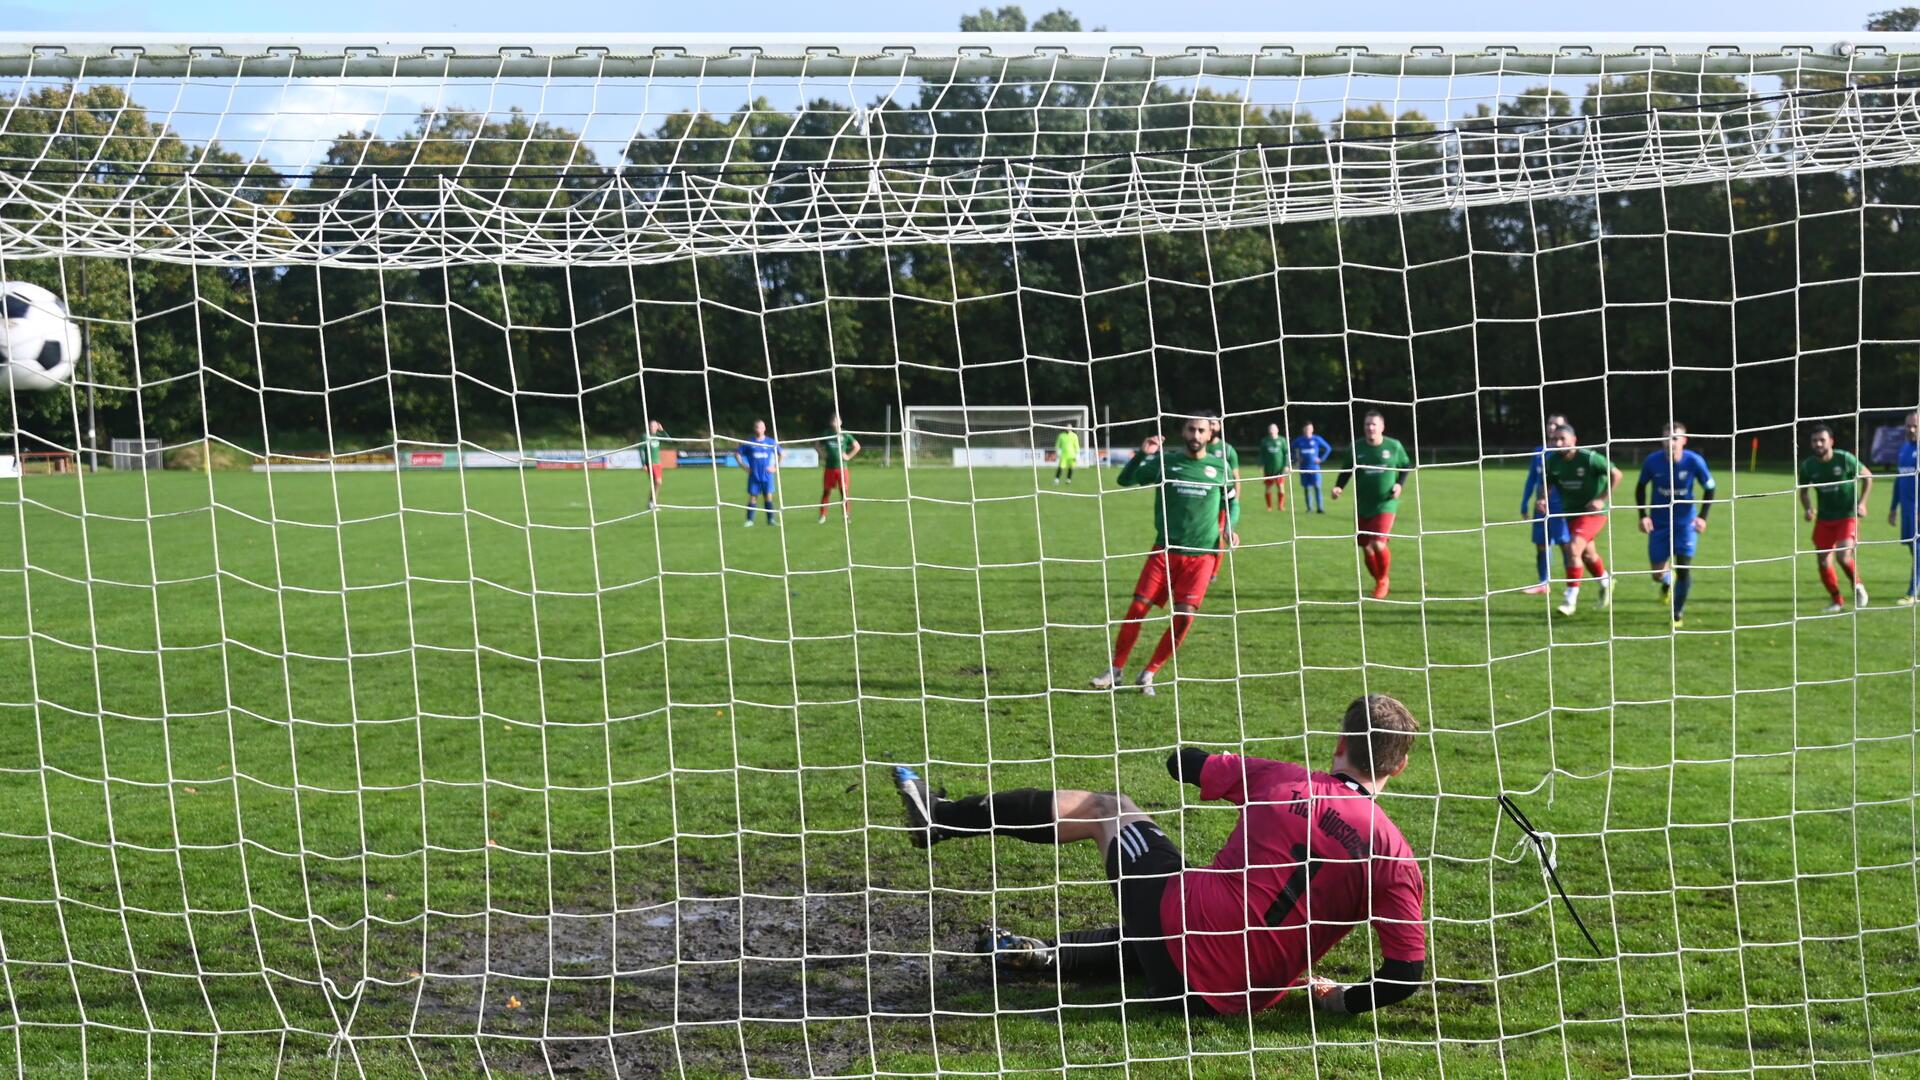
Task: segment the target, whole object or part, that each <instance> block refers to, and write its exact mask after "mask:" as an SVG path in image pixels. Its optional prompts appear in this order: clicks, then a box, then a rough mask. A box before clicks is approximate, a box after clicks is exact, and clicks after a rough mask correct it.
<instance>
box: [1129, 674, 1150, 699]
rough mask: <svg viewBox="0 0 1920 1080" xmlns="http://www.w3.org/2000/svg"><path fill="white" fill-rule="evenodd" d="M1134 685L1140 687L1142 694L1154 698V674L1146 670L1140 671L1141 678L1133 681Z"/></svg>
mask: <svg viewBox="0 0 1920 1080" xmlns="http://www.w3.org/2000/svg"><path fill="white" fill-rule="evenodd" d="M1133 685H1134V686H1136V687H1138V688H1139V689H1140V692H1141V693H1143V694H1145V695H1147V696H1148V697H1152V696H1153V695H1154V690H1153V672H1151V671H1148V670H1147V669H1145V668H1142V669H1140V677H1139V678H1136V679H1134V680H1133Z"/></svg>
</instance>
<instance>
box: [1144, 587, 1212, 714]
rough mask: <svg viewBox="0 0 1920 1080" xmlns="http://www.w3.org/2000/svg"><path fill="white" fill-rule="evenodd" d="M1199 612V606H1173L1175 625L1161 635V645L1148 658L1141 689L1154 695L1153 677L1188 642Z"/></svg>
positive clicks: (1155, 647) (1154, 648)
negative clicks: (1175, 651) (1194, 618)
mask: <svg viewBox="0 0 1920 1080" xmlns="http://www.w3.org/2000/svg"><path fill="white" fill-rule="evenodd" d="M1199 610H1200V607H1199V605H1197V604H1175V605H1173V625H1172V626H1169V627H1167V632H1166V633H1164V634H1161V635H1160V643H1159V644H1158V645H1155V646H1154V647H1153V655H1152V656H1151V657H1148V658H1147V666H1146V668H1145V669H1144V670H1142V671H1141V672H1140V678H1139V680H1138V681H1139V684H1140V688H1141V689H1143V690H1145V691H1146V692H1147V693H1149V694H1151V693H1153V677H1154V676H1155V675H1157V674H1158V673H1159V671H1160V669H1161V668H1163V667H1165V666H1166V664H1167V661H1168V660H1171V659H1173V654H1174V650H1176V649H1178V648H1179V647H1180V643H1181V642H1183V641H1185V640H1187V631H1188V630H1191V629H1193V616H1194V614H1195V613H1196V612H1198V611H1199Z"/></svg>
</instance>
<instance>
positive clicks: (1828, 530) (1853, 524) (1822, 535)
mask: <svg viewBox="0 0 1920 1080" xmlns="http://www.w3.org/2000/svg"><path fill="white" fill-rule="evenodd" d="M1859 539H1860V519H1859V518H1836V519H1834V520H1832V521H1825V520H1822V521H1816V522H1814V523H1813V550H1815V551H1834V550H1836V549H1838V548H1841V547H1844V546H1846V545H1849V544H1852V543H1853V542H1854V541H1856V540H1859Z"/></svg>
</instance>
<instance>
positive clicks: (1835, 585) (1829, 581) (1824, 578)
mask: <svg viewBox="0 0 1920 1080" xmlns="http://www.w3.org/2000/svg"><path fill="white" fill-rule="evenodd" d="M1820 584H1822V585H1825V586H1826V587H1827V595H1828V596H1831V597H1833V602H1834V603H1836V604H1838V603H1840V602H1841V601H1840V575H1839V574H1836V573H1834V572H1833V564H1832V563H1828V564H1827V565H1825V566H1823V567H1821V568H1820Z"/></svg>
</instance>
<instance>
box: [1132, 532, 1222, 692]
mask: <svg viewBox="0 0 1920 1080" xmlns="http://www.w3.org/2000/svg"><path fill="white" fill-rule="evenodd" d="M1168 561H1169V567H1168V568H1169V571H1170V577H1171V581H1170V583H1169V590H1170V592H1171V594H1172V599H1173V625H1172V626H1169V627H1168V628H1167V632H1166V633H1164V634H1162V635H1160V643H1159V644H1158V645H1155V646H1154V647H1153V656H1152V657H1151V658H1150V659H1148V661H1147V666H1146V668H1145V669H1143V670H1142V671H1141V672H1140V677H1139V679H1137V680H1135V682H1136V684H1137V685H1138V686H1139V687H1140V689H1141V690H1142V691H1143V692H1145V693H1147V694H1149V695H1150V694H1152V693H1153V677H1154V675H1156V674H1157V673H1158V672H1159V671H1160V669H1161V668H1162V667H1163V666H1165V665H1166V662H1167V661H1168V660H1170V659H1172V658H1173V654H1174V652H1175V650H1177V649H1179V648H1180V643H1181V642H1183V641H1185V640H1186V639H1187V631H1188V630H1190V629H1192V628H1193V617H1194V615H1195V614H1196V613H1197V612H1198V611H1199V610H1200V605H1201V604H1202V603H1204V602H1205V601H1206V599H1207V586H1208V585H1210V584H1212V583H1213V575H1214V574H1215V573H1216V571H1217V569H1218V567H1219V565H1220V556H1219V555H1217V554H1211V555H1174V556H1171V557H1170V558H1169V560H1168Z"/></svg>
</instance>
